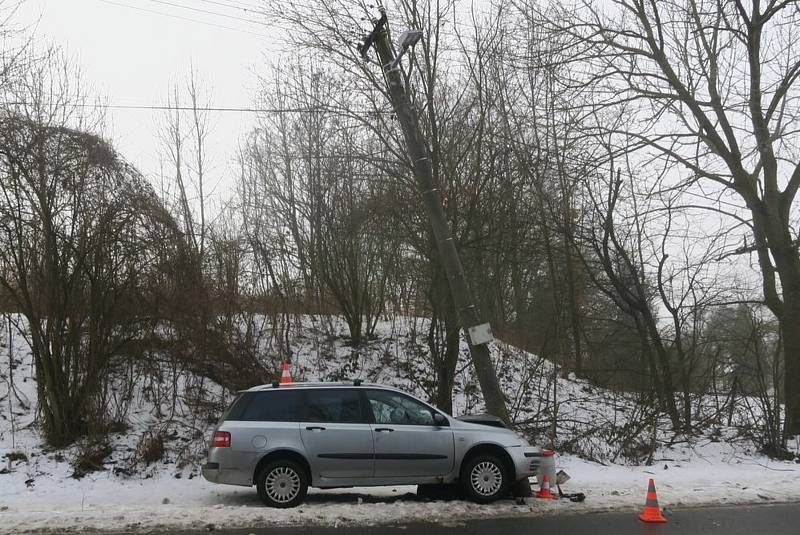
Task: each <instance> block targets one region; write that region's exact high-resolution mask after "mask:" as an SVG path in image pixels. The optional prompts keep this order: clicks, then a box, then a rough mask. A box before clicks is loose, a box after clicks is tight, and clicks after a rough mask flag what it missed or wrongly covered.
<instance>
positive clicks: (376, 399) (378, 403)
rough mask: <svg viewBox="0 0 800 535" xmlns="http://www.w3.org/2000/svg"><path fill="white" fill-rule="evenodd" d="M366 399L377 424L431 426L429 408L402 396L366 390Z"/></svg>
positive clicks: (431, 418) (431, 419)
mask: <svg viewBox="0 0 800 535" xmlns="http://www.w3.org/2000/svg"><path fill="white" fill-rule="evenodd" d="M367 399H368V400H369V406H370V409H371V410H372V416H373V418H374V419H375V423H377V424H391V425H433V412H431V409H430V407H427V406H426V405H423V404H422V403H420V402H419V401H417V400H415V399H412V398H410V397H408V396H404V395H403V394H399V393H396V392H388V391H383V390H368V391H367Z"/></svg>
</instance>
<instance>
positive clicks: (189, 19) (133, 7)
mask: <svg viewBox="0 0 800 535" xmlns="http://www.w3.org/2000/svg"><path fill="white" fill-rule="evenodd" d="M98 2H102V3H104V4H109V5H114V6H119V7H126V8H128V9H135V10H137V11H144V12H146V13H153V14H155V15H160V16H162V17H170V18H173V19H179V20H185V21H188V22H194V23H197V24H205V25H206V26H213V27H215V28H221V29H224V30H232V31H234V32H241V33H248V34H250V35H256V36H258V37H264V38H269V37H270V36H268V35H266V34H263V33H258V32H252V31H249V30H245V29H243V28H234V27H232V26H225V25H223V24H216V23H214V22H208V21H204V20H199V19H193V18H190V17H182V16H180V15H173V14H171V13H164V12H163V11H158V10H155V9H148V8H146V7H139V6H132V5H130V4H124V3H122V2H115V1H114V0H98Z"/></svg>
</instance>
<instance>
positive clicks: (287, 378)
mask: <svg viewBox="0 0 800 535" xmlns="http://www.w3.org/2000/svg"><path fill="white" fill-rule="evenodd" d="M291 382H292V375H291V374H290V373H289V364H287V363H286V362H284V363H283V371H282V372H281V384H284V383H291Z"/></svg>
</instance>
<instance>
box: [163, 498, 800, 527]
mask: <svg viewBox="0 0 800 535" xmlns="http://www.w3.org/2000/svg"><path fill="white" fill-rule="evenodd" d="M665 516H667V518H668V519H669V522H668V523H667V524H645V523H643V522H641V521H640V520H639V519H638V518H637V516H636V513H634V512H624V513H597V514H590V513H587V514H578V515H565V516H542V517H524V518H492V519H487V520H471V521H463V522H462V521H454V522H453V523H451V524H427V523H422V524H405V525H392V526H371V527H368V526H364V527H356V526H351V525H347V526H341V527H339V528H333V527H292V528H288V527H287V528H274V527H273V528H260V529H259V528H251V529H235V530H226V529H224V527H223V526H215V529H214V530H213V531H211V532H209V531H208V530H204V531H202V532H198V531H162V532H159V531H155V532H152V531H149V532H148V533H156V534H158V535H198V534H199V533H213V534H214V535H251V534H254V535H334V534H335V535H344V534H346V535H484V534H485V535H533V534H537V535H538V534H547V535H603V534H609V535H708V534H721V535H723V534H724V535H798V534H800V504H786V505H754V506H737V507H714V508H702V509H699V508H698V509H682V510H674V511H669V512H667V513H665Z"/></svg>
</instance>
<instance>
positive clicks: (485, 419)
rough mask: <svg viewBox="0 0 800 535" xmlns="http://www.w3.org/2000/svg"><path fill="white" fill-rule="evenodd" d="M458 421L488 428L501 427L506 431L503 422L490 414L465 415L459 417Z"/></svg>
mask: <svg viewBox="0 0 800 535" xmlns="http://www.w3.org/2000/svg"><path fill="white" fill-rule="evenodd" d="M458 419H459V420H461V421H462V422H469V423H471V424H480V425H488V426H489V427H501V428H503V429H508V426H506V424H505V422H503V420H501V419H500V418H499V417H497V416H494V415H492V414H465V415H464V416H459V417H458Z"/></svg>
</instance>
